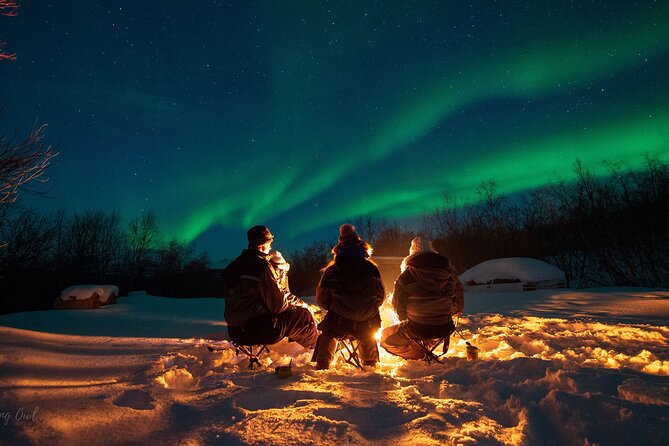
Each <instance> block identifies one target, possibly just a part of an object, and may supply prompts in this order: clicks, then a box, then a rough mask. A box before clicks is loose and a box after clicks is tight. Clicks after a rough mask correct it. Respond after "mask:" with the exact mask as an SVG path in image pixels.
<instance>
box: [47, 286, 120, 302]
mask: <svg viewBox="0 0 669 446" xmlns="http://www.w3.org/2000/svg"><path fill="white" fill-rule="evenodd" d="M96 294H97V296H98V301H99V302H100V303H103V304H104V303H107V301H109V299H110V298H111V297H112V295H113V296H114V297H116V296H118V287H117V286H116V285H74V286H71V287H67V288H65V289H64V290H63V291H61V292H60V299H61V300H64V301H65V300H88V299H92V298H93V296H94V295H96Z"/></svg>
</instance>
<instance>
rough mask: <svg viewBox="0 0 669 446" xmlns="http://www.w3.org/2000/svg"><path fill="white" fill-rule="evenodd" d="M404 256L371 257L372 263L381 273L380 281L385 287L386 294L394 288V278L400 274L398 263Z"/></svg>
mask: <svg viewBox="0 0 669 446" xmlns="http://www.w3.org/2000/svg"><path fill="white" fill-rule="evenodd" d="M403 259H404V257H384V256H381V257H377V256H374V257H372V260H373V261H374V263H376V266H377V267H378V268H379V273H381V281H382V282H383V287H384V288H385V289H386V294H388V293H392V292H393V289H394V288H395V280H397V278H398V277H399V275H400V272H401V271H400V265H401V264H402V260H403Z"/></svg>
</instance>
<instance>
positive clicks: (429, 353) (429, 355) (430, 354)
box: [412, 339, 444, 364]
mask: <svg viewBox="0 0 669 446" xmlns="http://www.w3.org/2000/svg"><path fill="white" fill-rule="evenodd" d="M412 341H413V342H415V343H416V344H417V345H418V346H419V347H420V348H421V349H422V350H423V352H425V358H423V359H424V360H425V361H427V363H428V364H432V361H436V362H438V363H439V364H443V362H441V360H440V359H439V357H438V356H437V355H435V354H434V351H435V350H436V349H437V347H439V345H440V344H441V343H442V342H444V339H440V340H439V341H438V342H437V343H436V344H435V345H434V346H433V347H432V348H430V347H429V346H428V345H427V344H426V343H425V341H424V340H423V339H412Z"/></svg>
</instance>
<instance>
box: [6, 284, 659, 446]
mask: <svg viewBox="0 0 669 446" xmlns="http://www.w3.org/2000/svg"><path fill="white" fill-rule="evenodd" d="M465 307H466V312H467V317H464V318H462V319H461V320H460V329H461V331H462V334H463V335H464V336H465V337H466V338H468V339H469V340H470V341H471V342H472V343H473V344H474V345H476V346H478V347H479V348H480V349H481V353H480V358H479V360H478V361H475V362H468V361H467V360H466V359H465V343H464V341H463V340H462V339H460V338H459V337H457V336H454V337H453V338H451V349H450V350H449V352H448V354H447V356H445V360H444V364H432V365H429V364H427V363H425V362H422V361H409V362H407V361H403V360H400V359H397V358H394V357H391V356H389V355H387V354H386V353H385V352H383V351H382V352H381V364H380V365H379V367H378V368H376V369H375V370H366V371H359V370H356V369H353V368H352V367H351V366H349V365H348V364H345V363H338V364H336V365H335V366H334V367H333V368H332V369H331V370H328V371H316V370H315V369H314V368H313V366H312V365H311V364H310V363H309V359H310V352H306V351H304V350H302V349H301V348H300V347H299V346H297V345H295V344H293V343H290V344H289V343H287V342H285V341H284V342H281V343H279V344H277V345H275V346H273V347H272V352H271V354H270V357H269V358H266V359H265V361H264V363H265V365H266V366H265V367H263V368H262V369H256V370H249V369H248V368H247V361H246V360H245V359H243V358H241V357H237V356H235V353H234V351H233V350H232V349H230V348H229V347H230V345H229V344H228V342H227V341H225V337H226V328H225V324H224V323H223V322H222V319H223V318H222V314H223V301H222V300H218V299H164V298H157V297H152V296H146V295H144V294H142V293H134V294H131V295H130V296H129V297H123V298H120V299H119V300H118V304H116V305H110V306H107V307H103V308H101V309H97V310H61V311H44V312H32V313H17V314H10V315H4V316H0V444H105V445H106V444H128V443H130V444H276V445H288V444H291V445H293V444H294V445H297V444H316V445H329V444H333V445H334V444H346V443H350V444H398V443H399V444H419V445H429V444H435V445H436V444H467V443H475V444H568V445H572V444H602V445H606V444H658V445H666V444H669V348H668V347H669V342H668V341H669V327H668V323H667V321H669V291H657V290H655V291H653V290H641V289H626V290H623V289H610V288H609V289H606V288H602V289H591V290H550V291H546V290H545V291H533V292H525V293H522V292H519V293H480V294H475V293H466V295H465ZM386 316H387V314H386ZM386 319H387V317H386ZM209 345H215V346H216V347H217V348H218V349H220V350H218V351H214V352H211V351H210V350H209V349H208V348H207V346H209ZM291 358H292V360H293V366H294V372H293V375H292V376H291V377H288V378H286V379H280V378H278V377H277V376H276V375H275V374H274V373H273V367H274V366H275V365H284V364H287V363H288V362H289V361H290V360H291Z"/></svg>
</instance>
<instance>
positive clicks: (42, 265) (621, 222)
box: [0, 157, 669, 312]
mask: <svg viewBox="0 0 669 446" xmlns="http://www.w3.org/2000/svg"><path fill="white" fill-rule="evenodd" d="M608 168H609V173H610V175H608V176H606V177H604V178H597V177H595V176H594V175H593V174H592V172H591V171H590V170H589V169H588V168H587V167H586V166H584V165H583V164H582V163H580V162H578V161H577V162H576V163H575V164H574V178H573V180H572V181H570V182H561V183H555V184H551V185H548V186H545V187H542V188H538V189H535V190H532V191H529V192H527V193H525V194H523V195H521V196H520V197H514V198H513V199H510V198H509V197H506V196H503V195H501V194H499V193H498V192H497V189H496V186H495V182H494V181H489V182H486V183H483V184H481V185H480V187H479V188H478V196H477V199H476V200H474V201H472V202H463V201H458V200H457V199H456V198H455V197H450V196H446V197H445V199H444V201H443V203H442V206H440V207H439V208H438V209H436V210H435V211H434V212H433V213H432V214H430V215H427V216H425V217H424V225H423V228H422V229H420V230H419V231H415V230H410V229H408V228H406V227H401V226H399V225H398V224H397V223H392V222H386V221H379V220H372V219H369V218H363V219H358V220H357V221H353V222H352V223H354V224H355V225H356V227H357V232H358V233H359V234H360V235H361V236H362V237H363V238H364V239H366V240H369V241H370V242H371V243H372V245H373V247H374V256H376V257H380V256H405V255H407V252H408V247H409V244H410V241H411V239H412V238H413V237H414V236H415V235H416V234H417V233H418V232H423V233H425V234H426V235H428V236H430V237H431V238H432V239H433V241H434V245H435V248H436V249H437V250H438V251H439V252H442V253H444V254H446V255H447V256H448V257H449V258H450V259H451V261H452V262H453V264H454V266H455V267H456V269H457V270H458V271H459V272H464V271H465V270H467V269H468V268H470V267H472V266H474V265H476V264H478V263H480V262H482V261H485V260H489V259H493V258H500V257H516V256H517V257H533V258H536V259H542V260H545V261H547V262H549V263H552V264H554V265H556V266H557V267H559V268H560V269H562V270H563V271H565V273H566V274H567V280H568V284H569V286H574V287H584V286H608V285H621V286H648V287H669V168H668V166H667V164H666V163H664V162H661V161H659V160H657V159H653V158H650V157H647V158H646V160H645V163H644V165H643V167H642V168H641V169H638V170H634V171H629V170H627V169H624V168H623V166H622V165H620V164H610V165H608ZM0 212H4V213H5V215H0V246H1V247H0V297H1V299H0V311H2V312H9V311H20V310H27V309H41V308H49V307H50V305H51V303H52V302H53V299H54V298H55V297H56V296H58V294H59V292H60V291H61V290H62V289H63V288H65V287H67V286H70V285H73V284H81V283H100V284H102V283H113V284H116V285H118V286H119V287H120V288H121V295H124V294H125V293H127V292H128V291H131V290H146V291H147V292H149V293H150V294H154V295H160V296H182V297H196V296H221V295H222V292H223V290H222V283H221V280H220V271H216V270H212V269H211V267H210V266H211V265H210V262H209V259H208V256H207V254H206V253H203V254H197V255H196V254H195V253H194V252H193V251H192V250H191V249H190V248H188V247H187V246H186V245H184V244H182V243H179V242H177V241H175V240H171V241H167V242H160V241H159V235H158V234H159V231H158V228H157V225H156V221H155V218H154V216H153V214H151V213H147V214H144V215H143V216H142V217H136V218H133V219H131V220H130V221H129V223H128V224H127V225H122V223H121V218H120V215H119V214H118V213H117V212H116V213H114V212H113V213H104V212H86V213H84V214H76V215H72V216H68V215H66V214H65V213H64V212H57V213H55V214H52V215H41V214H40V213H38V212H36V211H34V210H23V211H19V210H14V211H13V212H12V213H11V214H8V211H7V207H2V208H0ZM342 222H343V221H342ZM335 243H336V239H335V238H333V239H332V240H330V241H318V242H314V243H312V244H311V245H308V246H307V247H305V248H303V249H301V250H298V251H295V252H293V253H290V254H288V255H287V256H286V258H287V259H288V261H289V262H290V263H291V270H290V273H289V274H290V285H291V289H292V290H293V292H294V293H295V294H298V295H301V296H304V295H313V294H314V293H315V289H316V285H317V284H318V280H319V279H320V270H321V268H323V266H325V264H326V263H327V262H328V260H329V259H330V257H331V254H330V249H331V248H332V247H333V246H334V245H335Z"/></svg>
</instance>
